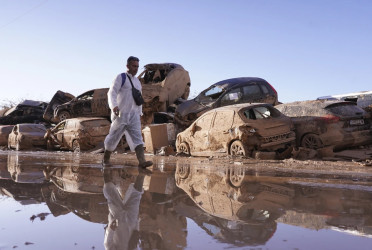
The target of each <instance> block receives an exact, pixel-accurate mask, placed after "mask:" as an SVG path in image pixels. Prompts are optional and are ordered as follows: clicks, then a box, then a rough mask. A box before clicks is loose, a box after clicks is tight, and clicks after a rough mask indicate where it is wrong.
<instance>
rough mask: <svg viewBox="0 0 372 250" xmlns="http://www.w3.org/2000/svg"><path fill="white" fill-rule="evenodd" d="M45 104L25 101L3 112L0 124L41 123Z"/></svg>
mask: <svg viewBox="0 0 372 250" xmlns="http://www.w3.org/2000/svg"><path fill="white" fill-rule="evenodd" d="M46 105H47V103H45V102H39V101H32V100H25V101H23V102H21V103H19V104H18V105H17V106H15V107H12V108H10V109H8V110H7V111H5V112H4V114H3V116H2V117H0V124H3V125H15V124H19V123H40V122H43V121H44V119H43V113H44V110H45V107H46Z"/></svg>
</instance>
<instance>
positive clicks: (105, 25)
mask: <svg viewBox="0 0 372 250" xmlns="http://www.w3.org/2000/svg"><path fill="white" fill-rule="evenodd" d="M130 55H134V56H138V57H139V58H140V71H141V69H142V67H141V66H143V65H145V64H148V63H162V62H174V63H179V64H181V65H183V66H184V68H185V69H186V70H188V71H189V73H190V77H191V94H193V95H195V94H196V93H199V92H200V91H202V90H203V89H205V88H207V87H208V86H210V85H211V84H213V83H214V82H217V81H220V80H224V79H227V78H232V77H241V76H255V77H261V78H264V79H266V80H267V81H268V82H269V83H270V84H272V85H273V86H274V88H275V89H276V90H277V91H278V95H279V100H280V101H282V102H290V101H297V100H309V99H315V98H317V97H319V96H324V95H329V94H343V93H348V92H357V91H362V90H372V83H371V79H372V1H359V0H350V1H343V0H334V1H330V0H319V1H317V0H315V1H314V0H312V1H297V0H292V1H290V0H281V1H280V0H275V1H274V0H272V1H265V0H257V1H253V0H252V1H251V0H242V1H240V0H230V1H227V0H226V1H217V0H202V1H200V0H199V1H194V0H188V1H166V0H157V1H149V0H148V1H139V0H137V1H119V0H115V1H113V0H110V1H102V0H101V1H97V0H70V1H67V0H64V1H62V0H59V1H57V0H55V1H51V0H49V1H45V0H17V1H14V0H0V84H1V91H0V104H1V102H4V100H11V101H15V102H17V101H18V100H21V99H33V100H42V101H49V100H50V98H51V97H52V96H53V94H54V93H55V92H56V91H57V90H62V91H65V92H69V93H71V94H73V95H75V96H76V95H79V94H81V93H83V92H85V91H87V90H90V89H94V88H104V87H109V85H110V84H111V82H112V80H113V79H114V77H115V76H116V75H117V74H119V73H121V72H124V71H125V70H126V67H125V60H126V58H127V57H128V56H130Z"/></svg>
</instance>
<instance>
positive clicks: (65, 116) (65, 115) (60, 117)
mask: <svg viewBox="0 0 372 250" xmlns="http://www.w3.org/2000/svg"><path fill="white" fill-rule="evenodd" d="M68 118H70V114H69V113H68V112H66V111H63V112H62V113H61V114H60V115H59V120H60V121H64V120H66V119H68Z"/></svg>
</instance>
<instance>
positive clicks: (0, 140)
mask: <svg viewBox="0 0 372 250" xmlns="http://www.w3.org/2000/svg"><path fill="white" fill-rule="evenodd" d="M13 127H14V125H2V126H0V146H8V137H9V134H10V133H11V132H12V130H13Z"/></svg>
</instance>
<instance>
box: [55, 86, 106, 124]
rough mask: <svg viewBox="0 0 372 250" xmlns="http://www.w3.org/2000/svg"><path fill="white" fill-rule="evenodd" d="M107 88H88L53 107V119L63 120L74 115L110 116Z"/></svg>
mask: <svg viewBox="0 0 372 250" xmlns="http://www.w3.org/2000/svg"><path fill="white" fill-rule="evenodd" d="M108 90H109V89H108V88H102V89H93V90H89V91H87V92H85V93H83V94H81V95H79V96H77V97H75V98H74V99H72V100H71V101H69V102H66V103H64V104H61V105H58V106H57V107H56V108H55V109H54V118H53V119H54V120H55V121H58V122H60V121H63V120H66V119H69V118H74V117H105V118H108V119H109V118H110V114H111V113H110V112H111V111H110V107H109V106H108V101H107V92H108Z"/></svg>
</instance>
